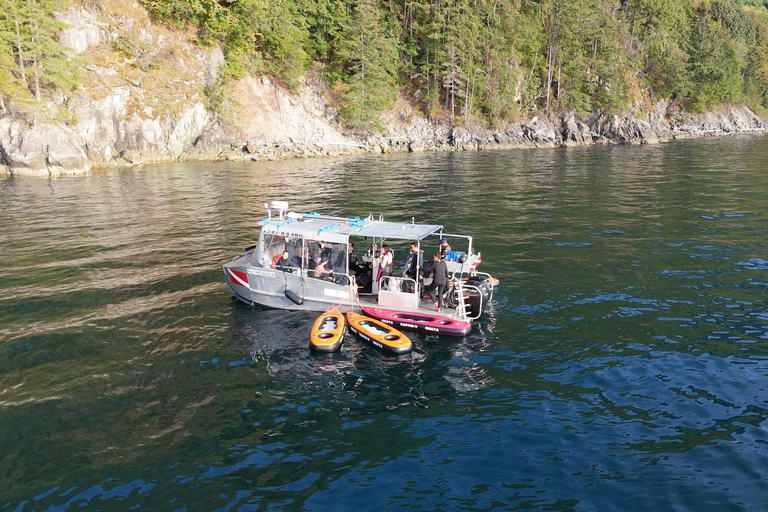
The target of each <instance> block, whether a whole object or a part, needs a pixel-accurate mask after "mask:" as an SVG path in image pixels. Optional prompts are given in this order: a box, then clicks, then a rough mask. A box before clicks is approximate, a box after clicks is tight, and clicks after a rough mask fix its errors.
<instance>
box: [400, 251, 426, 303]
mask: <svg viewBox="0 0 768 512" xmlns="http://www.w3.org/2000/svg"><path fill="white" fill-rule="evenodd" d="M423 260H424V257H423V255H422V254H421V251H419V244H418V243H416V242H411V251H410V252H409V253H408V257H407V258H406V259H405V266H404V267H403V275H404V276H405V277H408V278H410V279H413V280H414V281H416V282H417V283H418V280H419V277H420V276H419V272H418V271H419V269H420V268H423V266H424V261H423ZM403 285H404V288H403V291H405V292H409V293H412V292H413V286H412V284H411V283H410V282H404V283H403Z"/></svg>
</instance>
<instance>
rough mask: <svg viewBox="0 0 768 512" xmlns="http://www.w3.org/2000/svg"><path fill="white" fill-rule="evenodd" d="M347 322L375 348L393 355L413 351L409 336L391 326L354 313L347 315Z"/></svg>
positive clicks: (352, 329)
mask: <svg viewBox="0 0 768 512" xmlns="http://www.w3.org/2000/svg"><path fill="white" fill-rule="evenodd" d="M347 321H348V322H349V329H350V330H351V331H352V332H354V333H355V334H357V335H358V336H359V337H361V338H362V339H364V340H365V341H367V342H369V343H370V344H371V345H373V346H374V347H378V348H380V349H382V350H386V351H387V352H392V353H393V354H405V353H406V352H410V351H411V349H413V345H412V344H411V340H410V339H409V338H408V336H406V335H405V334H403V333H401V332H400V331H398V330H397V329H395V328H394V327H392V326H391V325H387V324H385V323H383V322H380V321H378V320H376V319H374V318H370V317H367V316H365V315H360V314H358V313H354V312H352V311H349V312H348V313H347Z"/></svg>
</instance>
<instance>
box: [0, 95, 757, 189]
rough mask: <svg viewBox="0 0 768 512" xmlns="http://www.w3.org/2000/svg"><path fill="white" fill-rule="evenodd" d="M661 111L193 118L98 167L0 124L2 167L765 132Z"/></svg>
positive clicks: (56, 139)
mask: <svg viewBox="0 0 768 512" xmlns="http://www.w3.org/2000/svg"><path fill="white" fill-rule="evenodd" d="M665 109H666V105H665V104H664V102H659V103H658V104H657V105H655V106H654V114H653V115H649V116H645V118H637V117H634V116H628V115H625V116H616V115H611V116H592V117H591V118H589V119H586V120H585V119H581V118H579V117H577V116H576V115H574V114H573V113H568V114H565V115H561V116H559V117H557V118H555V119H540V118H537V117H534V118H533V119H531V120H528V121H525V122H521V123H515V124H510V125H508V126H507V127H505V129H504V130H490V129H487V128H483V127H471V128H466V127H451V126H450V125H449V124H447V123H442V122H435V121H429V120H427V119H424V118H417V119H415V120H414V119H411V120H410V121H409V122H408V123H391V124H388V128H389V130H388V132H387V133H386V134H385V135H381V136H368V137H359V136H355V135H354V134H347V133H344V132H342V131H340V130H339V131H338V135H340V136H339V137H336V138H335V140H334V139H332V140H322V139H311V138H310V139H308V138H306V137H304V136H302V134H297V136H296V137H295V138H294V137H288V138H287V139H278V140H270V139H264V138H259V139H247V138H243V139H236V138H233V137H231V136H228V135H227V134H226V132H225V131H224V130H223V129H222V128H221V127H220V125H219V124H218V122H216V121H215V120H213V119H206V117H207V116H209V115H210V114H208V113H206V112H200V111H199V110H198V117H199V118H200V119H199V120H198V121H197V122H189V123H187V126H186V127H185V128H184V129H183V130H179V129H178V127H179V126H180V124H181V125H183V123H175V124H173V126H172V129H171V131H170V134H171V136H167V135H166V134H164V133H163V128H162V124H161V123H159V122H158V123H154V124H152V123H151V124H150V129H151V130H150V131H149V133H147V132H145V131H142V129H141V127H142V126H146V123H143V124H140V125H139V126H138V127H134V129H133V136H132V138H133V140H134V141H135V143H133V144H132V143H131V141H130V140H126V139H124V140H123V143H122V144H121V143H120V141H117V140H116V141H109V142H107V143H106V144H104V145H103V149H101V150H100V152H99V153H100V154H99V156H100V158H97V159H93V158H92V151H91V150H92V146H91V147H89V143H88V141H87V139H86V138H84V137H82V136H81V135H80V134H78V133H77V132H76V131H75V130H72V129H71V128H69V127H67V126H64V125H57V124H50V123H40V124H30V123H27V122H25V121H23V120H15V119H8V118H3V119H0V167H2V168H4V170H5V171H6V173H8V174H11V175H32V176H48V175H62V174H81V173H84V172H88V171H90V170H91V169H97V168H104V167H124V166H132V165H141V164H145V163H158V162H169V161H248V160H252V161H270V160H280V159H287V158H312V157H323V156H340V155H355V154H364V153H397V152H425V151H426V152H430V151H485V150H504V149H519V148H567V147H577V146H590V145H602V144H656V143H660V142H666V141H670V140H675V139H681V138H695V137H707V136H722V135H733V134H755V133H764V132H766V131H767V130H768V127H767V125H766V122H765V121H764V120H762V119H761V118H759V117H758V116H757V115H756V114H754V113H753V112H752V111H751V110H749V109H748V108H747V107H743V106H742V107H730V108H727V109H724V110H722V111H720V112H708V113H705V114H698V115H694V114H685V115H681V116H679V117H674V118H672V117H668V116H666V115H663V114H664V113H665V112H664V110H665ZM192 117H194V116H192ZM393 117H396V113H395V114H393ZM158 131H159V132H160V136H157V132H158ZM116 132H117V133H119V132H120V130H116ZM178 132H181V133H178ZM124 134H125V131H124V132H123V135H124ZM174 134H176V136H175V137H174V136H173V135H174ZM150 135H155V137H154V139H155V141H156V143H155V144H152V145H150V144H147V140H149V139H150ZM174 139H175V140H174ZM185 140H186V142H184V141H185ZM174 143H175V147H174Z"/></svg>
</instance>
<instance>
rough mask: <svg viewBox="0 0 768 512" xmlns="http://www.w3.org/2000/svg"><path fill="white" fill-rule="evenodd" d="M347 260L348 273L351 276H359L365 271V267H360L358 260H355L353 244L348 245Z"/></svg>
mask: <svg viewBox="0 0 768 512" xmlns="http://www.w3.org/2000/svg"><path fill="white" fill-rule="evenodd" d="M347 259H348V261H349V272H350V273H351V274H354V275H355V276H359V275H360V274H361V273H362V272H363V271H364V270H365V267H364V266H362V265H360V260H359V259H357V254H355V244H353V243H350V244H349V254H348V256H347Z"/></svg>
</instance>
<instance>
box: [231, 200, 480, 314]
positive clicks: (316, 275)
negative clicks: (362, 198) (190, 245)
mask: <svg viewBox="0 0 768 512" xmlns="http://www.w3.org/2000/svg"><path fill="white" fill-rule="evenodd" d="M264 206H265V208H266V217H265V218H262V219H261V220H259V221H258V222H257V225H258V226H259V227H260V228H261V234H260V236H259V239H258V242H257V243H256V244H255V245H252V246H250V247H247V248H246V249H244V250H243V254H242V255H240V256H236V257H234V258H233V259H232V260H231V261H230V262H228V263H226V264H224V265H223V268H224V275H225V281H226V284H227V287H228V288H229V290H230V292H231V293H232V295H233V296H234V297H236V298H237V299H238V300H240V301H242V302H244V303H246V304H249V305H257V304H258V305H262V306H267V307H272V308H280V309H289V310H306V311H325V310H327V309H328V308H329V307H332V306H336V307H338V308H339V310H340V311H342V312H346V311H349V310H356V311H360V310H361V309H362V308H363V307H368V308H378V309H381V310H388V311H394V312H398V313H403V314H405V313H414V314H421V315H428V316H431V317H436V318H437V317H439V318H444V319H455V320H459V321H463V322H471V321H472V320H475V319H477V318H479V317H480V316H481V315H482V313H483V309H484V307H485V305H486V304H487V303H488V301H489V300H490V299H491V297H492V295H493V288H494V286H493V285H491V284H488V283H493V282H494V279H493V277H492V276H490V275H489V274H487V273H483V272H480V271H478V269H477V267H478V265H480V263H481V261H482V256H481V254H480V253H479V252H475V250H474V246H473V244H472V242H473V240H472V237H471V236H467V235H460V234H451V233H448V232H446V231H445V230H444V228H443V226H442V225H439V224H419V223H417V222H415V220H414V219H411V221H410V222H391V221H385V220H384V218H383V217H382V216H379V217H374V216H373V214H369V215H367V216H364V217H338V216H329V215H323V214H320V213H315V212H312V213H296V212H293V211H289V209H288V203H287V202H285V201H272V202H271V203H268V204H265V205H264ZM442 238H448V239H449V241H450V243H451V244H452V245H453V247H454V249H455V250H454V251H451V253H450V257H447V258H446V265H447V266H448V271H449V274H450V276H451V280H452V284H451V287H450V289H449V293H448V294H447V295H448V296H447V297H446V298H447V306H446V307H445V308H443V309H442V310H441V311H440V312H436V311H435V310H434V309H435V308H434V304H433V303H432V302H431V301H429V300H424V299H423V292H424V286H423V285H422V284H421V282H420V283H419V286H417V281H416V280H414V279H411V278H410V277H406V276H404V275H402V271H401V266H402V261H403V260H405V258H406V256H407V254H408V252H409V249H410V243H411V242H413V243H415V244H416V245H417V248H418V250H419V253H417V254H420V256H419V261H418V263H417V271H418V270H420V268H421V266H422V265H423V263H424V262H429V261H431V260H432V257H431V256H432V253H434V252H435V251H437V250H438V247H439V240H440V239H442ZM353 244H355V245H356V248H357V252H356V253H355V254H356V255H357V257H358V259H357V260H355V259H354V258H352V257H350V255H351V254H352V252H351V251H350V249H351V248H352V245H353ZM384 244H387V245H391V246H392V247H394V248H395V252H396V255H395V259H396V260H397V263H395V266H394V272H392V274H394V275H387V272H385V273H384V275H383V276H380V269H379V258H378V257H377V252H376V251H377V250H378V248H379V247H382V246H383V245H384ZM460 244H461V245H462V246H461V247H459V245H460ZM366 249H368V251H367V253H366ZM364 253H365V255H364ZM284 254H285V256H283V255H284ZM422 260H423V261H422ZM356 261H357V262H358V263H355V262H356ZM428 282H429V279H428V278H427V279H425V280H424V284H428Z"/></svg>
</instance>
